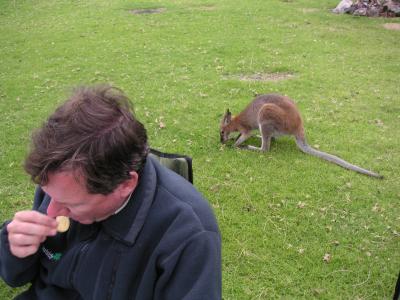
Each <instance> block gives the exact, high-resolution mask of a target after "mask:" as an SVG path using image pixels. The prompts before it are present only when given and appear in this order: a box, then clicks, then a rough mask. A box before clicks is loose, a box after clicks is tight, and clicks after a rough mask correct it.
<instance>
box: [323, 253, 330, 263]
mask: <svg viewBox="0 0 400 300" xmlns="http://www.w3.org/2000/svg"><path fill="white" fill-rule="evenodd" d="M331 259H332V256H331V255H330V254H329V253H325V255H324V258H323V261H324V262H326V263H329V262H330V261H331Z"/></svg>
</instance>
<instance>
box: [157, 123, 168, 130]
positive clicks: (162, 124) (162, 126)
mask: <svg viewBox="0 0 400 300" xmlns="http://www.w3.org/2000/svg"><path fill="white" fill-rule="evenodd" d="M158 126H159V127H160V128H161V129H163V128H165V127H166V126H165V124H164V122H162V121H160V122H159V123H158Z"/></svg>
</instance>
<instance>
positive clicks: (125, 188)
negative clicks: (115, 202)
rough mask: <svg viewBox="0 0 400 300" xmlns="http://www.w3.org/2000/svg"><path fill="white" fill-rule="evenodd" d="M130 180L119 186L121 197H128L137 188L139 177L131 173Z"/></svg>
mask: <svg viewBox="0 0 400 300" xmlns="http://www.w3.org/2000/svg"><path fill="white" fill-rule="evenodd" d="M129 175H130V178H129V179H127V180H125V181H124V182H122V183H121V184H120V185H119V186H118V189H119V192H120V194H121V196H123V197H128V196H129V194H130V193H131V192H132V191H133V190H134V189H135V188H136V186H137V185H138V181H139V175H138V173H136V172H135V171H131V172H129Z"/></svg>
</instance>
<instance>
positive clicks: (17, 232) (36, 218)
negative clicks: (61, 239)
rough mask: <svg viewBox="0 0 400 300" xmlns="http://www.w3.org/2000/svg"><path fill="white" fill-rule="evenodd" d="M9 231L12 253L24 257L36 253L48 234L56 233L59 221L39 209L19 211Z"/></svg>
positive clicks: (9, 226) (10, 224)
mask: <svg viewBox="0 0 400 300" xmlns="http://www.w3.org/2000/svg"><path fill="white" fill-rule="evenodd" d="M7 231H8V241H9V243H10V250H11V253H12V254H13V255H15V256H16V257H19V258H24V257H27V256H29V255H32V254H34V253H36V252H37V251H38V249H39V246H40V244H41V243H43V242H44V241H45V240H46V238H47V237H48V236H53V235H56V233H57V221H56V220H55V219H53V218H51V217H49V216H47V215H45V214H42V213H40V212H37V211H33V210H30V211H19V212H17V213H16V214H15V215H14V218H13V220H12V221H11V222H10V223H9V224H8V225H7Z"/></svg>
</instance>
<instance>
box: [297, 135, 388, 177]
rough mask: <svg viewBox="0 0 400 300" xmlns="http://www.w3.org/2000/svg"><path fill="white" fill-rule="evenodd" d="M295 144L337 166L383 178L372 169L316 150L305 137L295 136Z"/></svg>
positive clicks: (305, 151) (302, 149)
mask: <svg viewBox="0 0 400 300" xmlns="http://www.w3.org/2000/svg"><path fill="white" fill-rule="evenodd" d="M296 144H297V147H299V148H300V150H301V151H303V152H304V153H307V154H310V155H313V156H317V157H319V158H322V159H325V160H327V161H330V162H332V163H334V164H337V165H339V166H341V167H343V168H345V169H349V170H352V171H356V172H358V173H361V174H364V175H368V176H372V177H376V178H379V179H383V176H382V175H379V174H377V173H374V172H372V171H369V170H366V169H363V168H361V167H358V166H356V165H353V164H351V163H349V162H347V161H345V160H343V159H341V158H339V157H337V156H335V155H332V154H329V153H326V152H322V151H318V150H316V149H314V148H312V147H310V145H308V144H307V142H306V141H305V139H302V138H299V137H296Z"/></svg>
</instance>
